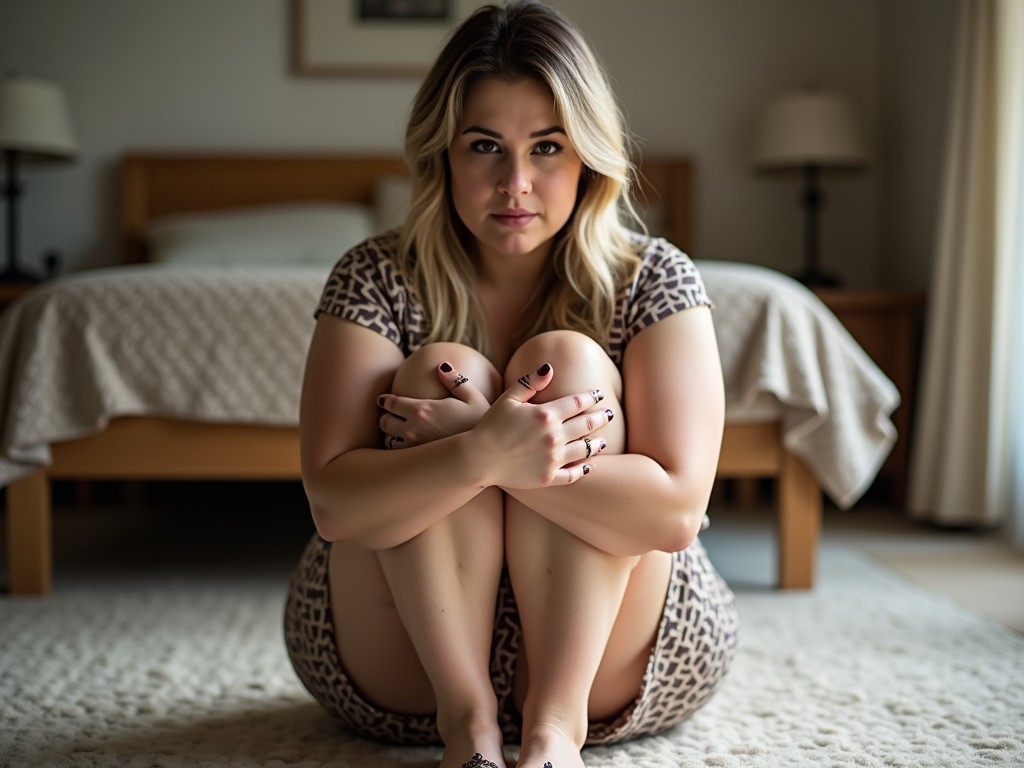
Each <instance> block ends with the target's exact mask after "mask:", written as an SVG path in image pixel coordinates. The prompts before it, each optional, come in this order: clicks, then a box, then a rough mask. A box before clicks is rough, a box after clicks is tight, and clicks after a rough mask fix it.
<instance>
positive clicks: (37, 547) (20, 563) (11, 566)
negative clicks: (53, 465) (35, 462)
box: [7, 471, 53, 595]
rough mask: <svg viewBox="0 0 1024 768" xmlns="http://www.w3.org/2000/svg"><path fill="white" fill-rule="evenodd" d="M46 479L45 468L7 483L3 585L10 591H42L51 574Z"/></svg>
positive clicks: (49, 520)
mask: <svg viewBox="0 0 1024 768" xmlns="http://www.w3.org/2000/svg"><path fill="white" fill-rule="evenodd" d="M52 534H53V530H52V520H51V510H50V482H49V479H48V478H47V476H46V473H45V472H42V471H40V472H35V473H34V474H31V475H29V476H28V477H24V478H22V479H21V480H16V481H14V482H13V483H11V485H9V486H8V487H7V586H8V592H9V594H12V595H45V594H48V593H49V592H50V588H51V586H52V578H53V537H52Z"/></svg>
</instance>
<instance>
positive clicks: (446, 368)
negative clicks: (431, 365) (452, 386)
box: [441, 363, 452, 373]
mask: <svg viewBox="0 0 1024 768" xmlns="http://www.w3.org/2000/svg"><path fill="white" fill-rule="evenodd" d="M441 370H442V371H444V372H445V373H451V372H452V367H451V365H450V364H448V363H441Z"/></svg>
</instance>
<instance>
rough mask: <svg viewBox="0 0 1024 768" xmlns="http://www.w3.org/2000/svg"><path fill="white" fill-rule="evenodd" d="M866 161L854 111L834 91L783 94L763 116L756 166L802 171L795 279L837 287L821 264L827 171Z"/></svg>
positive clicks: (804, 90)
mask: <svg viewBox="0 0 1024 768" xmlns="http://www.w3.org/2000/svg"><path fill="white" fill-rule="evenodd" d="M867 162H868V151H867V146H866V144H865V142H864V139H863V137H862V135H861V133H860V131H859V129H858V126H857V121H856V119H855V118H854V111H853V108H852V106H851V105H850V103H849V101H847V99H846V98H845V97H844V96H842V95H841V94H839V93H837V92H835V91H832V90H828V89H825V88H819V87H816V86H808V87H806V88H802V89H799V90H796V91H792V92H789V93H785V94H783V95H781V96H780V97H778V98H777V99H775V100H774V101H773V102H771V103H770V104H769V105H768V107H767V108H766V109H765V110H764V112H763V113H762V115H761V118H760V122H759V125H758V128H757V134H756V138H755V144H754V166H755V167H756V168H757V169H758V170H761V171H765V172H784V173H792V172H794V171H802V172H803V177H804V191H803V195H802V198H801V199H802V202H803V205H804V208H805V234H804V266H803V270H802V271H801V272H800V273H799V274H797V275H795V277H796V278H797V279H798V280H800V281H801V282H802V283H804V284H805V285H808V286H834V285H837V284H838V280H837V279H836V278H834V277H832V276H830V275H828V274H827V273H825V272H823V271H822V269H821V263H820V257H821V253H820V248H819V216H820V212H821V206H822V204H823V202H824V195H823V193H822V190H821V183H820V178H821V173H822V171H823V170H825V169H845V170H854V169H857V168H860V167H862V166H864V165H866V164H867Z"/></svg>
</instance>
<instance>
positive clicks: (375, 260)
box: [314, 238, 408, 346]
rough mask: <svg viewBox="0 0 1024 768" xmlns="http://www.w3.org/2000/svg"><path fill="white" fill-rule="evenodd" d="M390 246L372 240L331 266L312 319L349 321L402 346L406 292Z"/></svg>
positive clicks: (380, 241)
mask: <svg viewBox="0 0 1024 768" xmlns="http://www.w3.org/2000/svg"><path fill="white" fill-rule="evenodd" d="M388 246H389V243H388V241H387V240H385V239H383V238H371V239H370V240H366V241H364V242H363V243H360V244H359V245H357V246H356V247H355V248H353V249H352V250H350V251H349V252H348V253H346V254H345V255H344V256H342V257H341V259H340V260H339V261H338V263H337V264H336V265H335V266H334V269H333V270H331V274H330V276H329V277H328V278H327V283H326V285H324V290H323V293H322V294H321V295H320V303H319V305H317V308H316V312H315V313H314V316H315V317H320V315H333V316H334V317H340V318H342V319H344V320H350V321H351V322H353V323H356V324H357V325H361V326H363V327H365V328H369V329H370V330H373V331H377V333H379V334H380V335H382V336H384V337H386V338H387V339H390V340H391V341H393V342H394V343H395V344H397V345H399V346H402V341H403V333H402V330H401V329H402V326H403V319H404V315H405V314H406V307H407V304H408V302H407V291H405V290H404V282H403V281H402V279H401V276H400V274H399V271H398V266H397V265H396V264H395V262H394V258H393V256H392V250H391V248H389V247H388Z"/></svg>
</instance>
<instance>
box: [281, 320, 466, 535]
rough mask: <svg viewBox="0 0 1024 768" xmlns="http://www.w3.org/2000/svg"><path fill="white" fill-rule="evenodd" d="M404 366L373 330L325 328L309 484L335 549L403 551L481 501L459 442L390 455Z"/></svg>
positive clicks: (312, 401)
mask: <svg viewBox="0 0 1024 768" xmlns="http://www.w3.org/2000/svg"><path fill="white" fill-rule="evenodd" d="M403 360H404V357H403V355H402V351H401V350H400V349H399V348H398V346H397V345H395V344H394V343H393V342H391V341H390V340H388V339H387V338H385V337H383V336H381V335H380V334H378V333H377V332H375V331H373V330H370V329H368V328H364V327H362V326H359V325H357V324H355V323H352V322H349V321H346V320H340V319H338V318H335V317H330V316H322V317H321V318H320V319H319V320H318V321H317V324H316V328H315V330H314V332H313V339H312V342H311V344H310V348H309V354H308V356H307V359H306V370H305V374H304V377H303V385H302V401H301V406H300V418H299V423H300V435H301V451H302V479H303V485H304V487H305V490H306V495H307V496H308V498H309V502H310V508H311V511H312V514H313V520H314V522H315V524H316V527H317V531H318V532H319V533H320V535H321V536H323V537H324V538H325V539H327V540H331V541H333V540H338V539H347V540H354V541H357V542H360V543H362V544H364V545H365V546H368V547H373V548H382V547H389V546H396V545H397V544H400V543H402V542H403V541H407V540H409V539H410V538H412V537H413V536H415V535H417V534H418V533H420V532H421V531H423V530H424V529H426V528H427V527H428V526H429V525H431V524H432V523H433V522H436V521H437V520H439V519H441V518H443V517H444V516H445V515H447V514H449V513H450V512H452V511H453V510H455V509H458V508H459V507H461V506H462V505H463V504H465V503H466V502H467V501H469V500H470V499H472V498H473V497H474V496H476V495H477V494H478V493H479V492H480V488H478V487H475V486H473V485H472V483H471V481H470V474H469V472H468V471H467V467H466V466H465V462H464V461H461V460H460V451H459V450H458V446H457V445H453V444H452V443H453V438H445V439H443V440H438V441H435V442H432V443H429V444H425V445H423V446H419V447H418V448H417V449H416V450H411V449H410V450H401V451H388V450H382V448H381V433H380V430H379V428H378V425H377V421H378V417H379V413H380V411H379V409H378V406H377V398H378V396H379V395H380V393H382V392H387V391H388V390H389V389H390V387H391V383H392V381H393V379H394V376H395V372H396V371H397V370H398V367H399V366H400V365H401V364H402V362H403Z"/></svg>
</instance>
